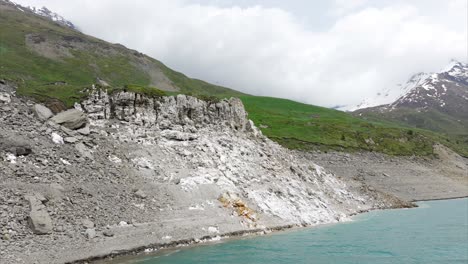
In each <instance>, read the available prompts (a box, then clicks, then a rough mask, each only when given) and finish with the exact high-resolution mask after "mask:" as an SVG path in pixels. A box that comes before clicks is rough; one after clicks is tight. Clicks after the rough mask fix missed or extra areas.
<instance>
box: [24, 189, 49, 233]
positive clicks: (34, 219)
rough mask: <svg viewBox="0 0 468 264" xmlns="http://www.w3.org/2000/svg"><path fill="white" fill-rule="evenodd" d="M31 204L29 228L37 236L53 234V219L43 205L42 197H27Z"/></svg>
mask: <svg viewBox="0 0 468 264" xmlns="http://www.w3.org/2000/svg"><path fill="white" fill-rule="evenodd" d="M25 198H26V200H28V202H29V208H30V212H29V218H28V222H29V227H30V228H31V230H32V231H33V232H34V234H37V235H44V234H50V233H51V232H52V219H51V218H50V216H49V213H48V212H47V209H46V207H45V206H44V204H42V201H41V198H40V196H36V195H28V196H26V197H25Z"/></svg>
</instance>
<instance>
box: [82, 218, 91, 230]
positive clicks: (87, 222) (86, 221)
mask: <svg viewBox="0 0 468 264" xmlns="http://www.w3.org/2000/svg"><path fill="white" fill-rule="evenodd" d="M81 224H82V225H83V226H84V227H85V228H88V229H89V228H93V227H94V223H93V221H91V220H89V219H83V220H81Z"/></svg>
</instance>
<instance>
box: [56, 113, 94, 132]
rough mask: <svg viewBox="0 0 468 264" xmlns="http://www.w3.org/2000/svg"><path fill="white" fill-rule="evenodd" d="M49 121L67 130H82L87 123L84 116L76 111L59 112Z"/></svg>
mask: <svg viewBox="0 0 468 264" xmlns="http://www.w3.org/2000/svg"><path fill="white" fill-rule="evenodd" d="M51 120H52V121H53V122H55V123H57V124H59V125H62V126H64V127H66V128H69V129H79V128H82V127H83V126H84V125H86V122H87V118H86V114H85V113H83V112H82V111H80V110H77V109H69V110H67V111H64V112H60V113H58V114H57V115H55V116H54V117H52V118H51Z"/></svg>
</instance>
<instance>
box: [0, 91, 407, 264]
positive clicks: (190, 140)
mask: <svg viewBox="0 0 468 264" xmlns="http://www.w3.org/2000/svg"><path fill="white" fill-rule="evenodd" d="M0 89H2V91H0V92H1V96H0V100H1V101H0V148H1V149H0V155H1V156H2V159H1V161H0V168H1V174H0V182H1V183H2V184H1V185H0V204H1V207H0V216H1V217H0V227H1V228H2V229H1V231H2V236H3V239H2V240H0V253H1V255H2V263H32V262H34V261H36V262H37V263H63V262H71V261H76V260H80V259H87V258H93V257H102V256H106V255H111V254H116V253H118V252H126V251H131V250H136V251H140V250H143V249H145V248H147V247H156V248H157V247H159V246H162V245H170V244H171V243H176V242H184V243H197V242H200V241H204V240H206V239H218V238H219V237H221V236H223V235H226V234H240V233H243V232H249V231H252V232H253V231H255V232H258V231H262V232H263V231H266V230H269V229H274V228H278V227H286V226H287V227H289V226H297V225H315V224H321V223H331V222H337V221H344V220H346V219H347V217H348V216H349V215H351V214H355V213H357V212H360V211H362V210H369V209H372V208H378V207H387V206H392V205H395V204H394V202H396V203H398V201H396V200H393V201H391V200H389V199H380V198H376V197H377V196H378V194H377V193H375V192H368V190H367V191H366V188H365V186H362V185H361V184H360V183H357V182H353V181H348V182H346V183H345V182H344V181H342V180H340V179H338V178H337V177H335V176H334V175H332V174H330V173H328V172H327V171H326V170H325V169H323V168H322V167H320V166H318V165H316V164H314V163H313V162H312V161H310V160H308V159H306V158H304V157H303V156H301V155H298V154H297V153H295V152H292V151H289V150H286V149H284V148H283V147H281V146H279V145H278V144H276V143H274V142H272V141H270V140H269V139H267V138H266V137H264V136H262V134H261V133H260V132H259V130H258V129H257V128H256V127H255V126H254V124H253V123H252V122H251V121H250V120H248V118H247V113H246V112H245V110H244V108H243V105H242V102H241V101H240V100H238V99H235V98H231V99H229V100H221V101H219V102H205V101H202V100H199V99H197V98H194V97H190V96H184V95H178V96H175V97H174V96H172V97H161V98H150V97H146V96H144V95H139V94H135V93H130V92H124V91H122V92H115V93H111V94H108V93H107V92H105V91H100V90H93V91H90V96H89V98H88V99H87V100H84V101H83V102H81V103H80V104H76V105H75V108H76V109H72V110H68V111H65V112H62V113H59V114H57V115H56V116H53V117H51V116H52V114H51V112H50V111H47V109H46V108H45V107H44V106H39V105H35V104H34V103H33V102H31V101H28V100H26V99H22V98H17V97H16V96H15V95H14V89H12V88H11V86H8V85H7V84H5V85H2V86H1V87H0ZM392 203H393V204H392ZM396 205H399V204H396Z"/></svg>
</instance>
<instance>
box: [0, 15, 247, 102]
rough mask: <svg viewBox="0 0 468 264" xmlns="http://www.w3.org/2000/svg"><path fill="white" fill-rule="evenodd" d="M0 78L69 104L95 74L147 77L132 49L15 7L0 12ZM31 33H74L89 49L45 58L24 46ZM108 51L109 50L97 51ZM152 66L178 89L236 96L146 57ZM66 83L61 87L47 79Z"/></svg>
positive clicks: (120, 79)
mask: <svg viewBox="0 0 468 264" xmlns="http://www.w3.org/2000/svg"><path fill="white" fill-rule="evenodd" d="M0 25H1V26H0V78H4V79H8V80H12V81H15V82H16V83H17V84H18V86H19V89H18V93H19V94H21V95H27V96H32V97H35V98H36V99H39V100H47V99H48V98H50V97H52V98H58V99H60V100H62V101H63V102H64V103H65V104H66V105H68V106H71V105H72V104H73V102H74V101H76V100H79V98H80V97H81V96H82V94H80V91H81V90H82V89H83V88H84V87H89V86H90V85H91V84H92V83H94V82H95V80H96V77H100V78H101V79H104V80H106V81H108V82H109V83H110V84H111V85H112V86H115V87H122V86H124V85H126V84H136V85H141V86H148V85H149V84H150V76H149V75H148V74H147V73H146V72H144V71H142V70H140V69H139V68H138V67H136V66H135V63H132V62H135V61H136V60H137V59H138V58H137V56H144V55H141V54H138V55H136V54H135V53H136V52H135V51H132V50H129V49H126V48H124V47H121V46H119V45H113V44H110V43H107V42H105V41H102V40H99V39H96V38H93V37H90V36H87V35H84V34H82V33H80V32H77V31H74V30H71V29H69V28H65V27H62V26H59V25H57V24H55V23H52V22H50V21H48V20H47V19H45V18H42V17H39V16H35V15H31V14H28V13H23V12H20V11H18V10H8V9H7V10H2V12H1V15H0ZM31 33H36V34H40V35H42V36H46V37H47V39H55V40H61V39H63V38H64V37H70V36H72V37H76V38H79V39H82V40H83V41H85V42H86V43H91V46H93V47H94V48H92V49H86V50H77V49H73V48H71V49H69V51H70V53H71V54H72V55H73V56H72V57H63V58H60V59H49V58H46V57H43V56H41V55H39V54H37V53H36V52H34V51H31V50H30V49H29V48H28V47H27V45H26V44H25V35H26V34H31ZM103 49H105V50H111V51H112V52H109V53H108V54H103V53H102V52H100V51H102V50H103ZM145 59H148V61H150V62H151V63H152V64H153V65H152V66H154V67H156V68H159V69H161V70H162V71H163V72H164V74H165V75H166V76H167V77H169V78H170V79H171V80H173V82H174V83H175V84H176V85H177V86H178V87H179V88H180V92H183V93H197V94H211V95H218V96H236V95H241V94H242V93H240V92H237V91H234V90H231V89H228V88H225V87H220V86H215V85H211V84H208V83H206V82H203V81H200V80H196V79H190V78H188V77H186V76H185V75H183V74H181V73H178V72H176V71H173V70H171V69H169V68H168V67H166V66H165V65H163V64H162V63H161V62H159V61H157V60H155V59H152V58H149V57H146V56H145ZM57 81H66V82H67V84H66V85H53V84H50V83H53V82H57Z"/></svg>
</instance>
